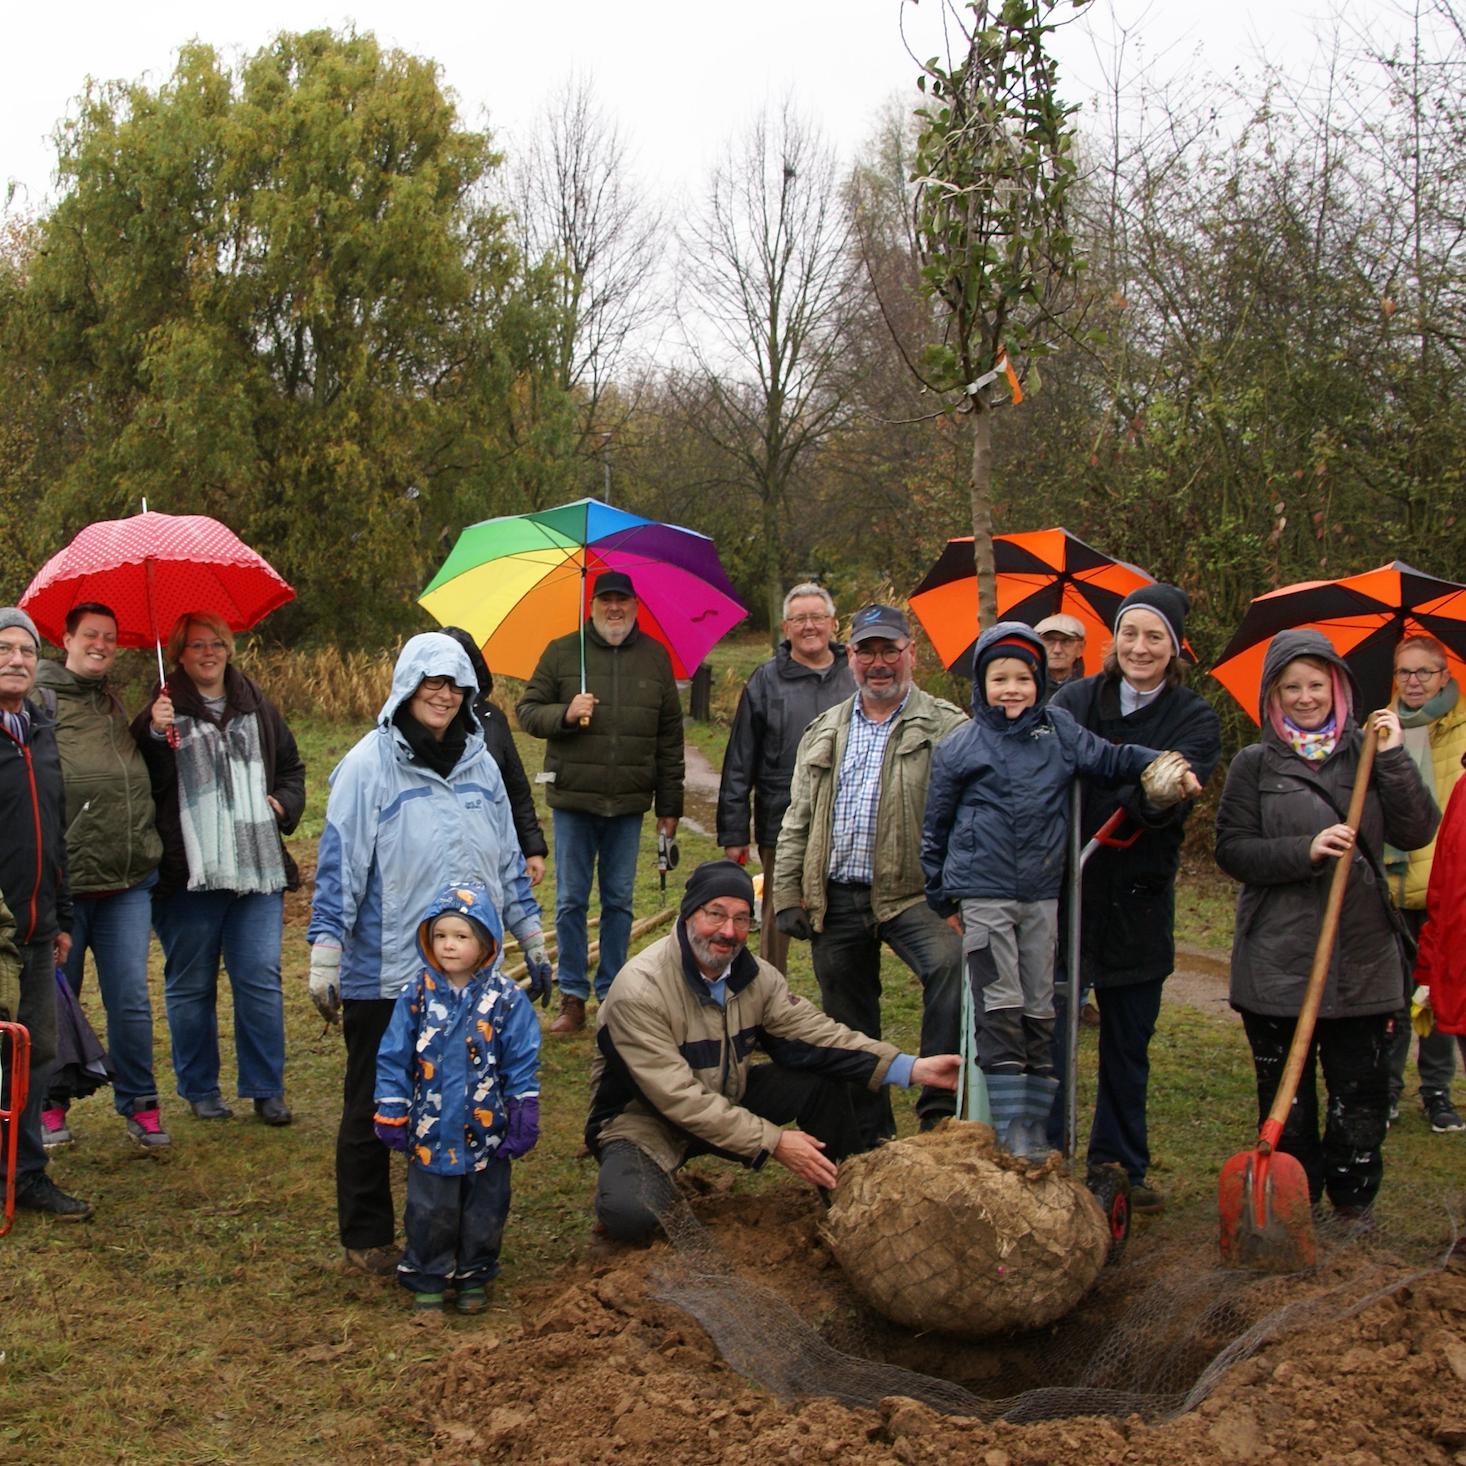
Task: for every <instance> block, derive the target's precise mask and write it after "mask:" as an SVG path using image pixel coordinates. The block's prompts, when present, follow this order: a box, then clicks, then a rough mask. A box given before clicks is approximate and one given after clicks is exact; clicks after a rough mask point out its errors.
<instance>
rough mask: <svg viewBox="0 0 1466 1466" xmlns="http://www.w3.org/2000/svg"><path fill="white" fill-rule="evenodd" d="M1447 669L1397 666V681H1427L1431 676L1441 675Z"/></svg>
mask: <svg viewBox="0 0 1466 1466" xmlns="http://www.w3.org/2000/svg"><path fill="white" fill-rule="evenodd" d="M1445 670H1446V669H1445V668H1444V667H1396V668H1395V681H1396V682H1425V681H1427V680H1428V679H1429V678H1431V677H1439V676H1440V675H1441V673H1442V672H1444V671H1445Z"/></svg>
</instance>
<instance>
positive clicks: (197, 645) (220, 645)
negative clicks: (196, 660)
mask: <svg viewBox="0 0 1466 1466" xmlns="http://www.w3.org/2000/svg"><path fill="white" fill-rule="evenodd" d="M183 644H184V646H185V647H186V648H187V649H188V650H189V651H191V652H193V653H195V654H196V655H197V654H202V653H204V652H227V651H228V650H229V643H228V642H227V641H186V642H184V643H183Z"/></svg>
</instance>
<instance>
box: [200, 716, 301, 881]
mask: <svg viewBox="0 0 1466 1466" xmlns="http://www.w3.org/2000/svg"><path fill="white" fill-rule="evenodd" d="M174 726H175V727H176V728H177V729H178V750H177V753H176V755H175V757H176V760H177V765H178V818H179V823H180V824H181V826H182V828H183V848H184V851H185V853H186V854H187V856H188V889H189V890H190V891H232V892H234V893H236V894H237V895H241V896H247V895H252V894H255V893H266V894H268V893H273V892H275V891H283V890H284V889H285V861H284V857H283V856H282V854H281V849H280V827H279V824H278V823H277V822H276V819H275V811H274V810H272V809H271V808H270V804H269V801H268V800H267V799H266V797H265V795H266V792H267V790H268V788H269V784H268V781H267V777H266V771H265V761H264V755H263V753H262V751H261V748H260V720H259V717H258V715H257V714H255V713H246V714H245V715H244V716H242V717H237V718H231V719H230V721H229V723H228V725H227V726H226V727H223V728H221V727H220V726H219V724H217V723H216V722H214V721H213V719H212V718H195V717H189V716H186V715H184V716H180V717H179V718H178V719H177V721H176V723H175V725H174Z"/></svg>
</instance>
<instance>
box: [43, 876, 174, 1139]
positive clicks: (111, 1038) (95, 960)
mask: <svg viewBox="0 0 1466 1466" xmlns="http://www.w3.org/2000/svg"><path fill="white" fill-rule="evenodd" d="M157 883H158V877H157V874H156V872H155V873H154V874H152V875H150V876H149V877H148V878H147V879H146V880H145V881H143V882H142V883H141V884H140V885H136V886H133V887H132V888H131V889H129V890H126V891H118V892H117V893H116V894H115V895H111V896H77V897H75V898H74V901H73V905H72V912H71V955H70V956H69V957H68V958H67V959H66V981H67V983H68V984H69V985H70V987H71V990H72V992H74V993H75V994H76V995H77V997H80V996H81V983H82V973H83V971H84V970H85V966H86V955H87V949H88V948H90V949H91V953H92V965H93V966H94V967H95V968H96V969H97V987H98V989H99V990H100V992H101V994H102V1006H103V1008H105V1009H106V1011H107V1052H108V1053H109V1054H110V1055H111V1056H112V1067H113V1071H114V1072H113V1076H112V1103H113V1106H114V1107H115V1108H116V1110H117V1113H118V1114H119V1115H131V1114H132V1111H133V1106H134V1105H135V1104H136V1103H137V1101H138V1100H149V1099H154V1098H156V1096H157V1093H158V1081H157V1080H156V1079H155V1078H154V1077H153V1007H152V1003H151V1002H150V1001H149V999H148V943H149V942H150V941H152V938H153V895H152V891H153V887H154V886H155V885H157Z"/></svg>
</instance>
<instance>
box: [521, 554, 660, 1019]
mask: <svg viewBox="0 0 1466 1466" xmlns="http://www.w3.org/2000/svg"><path fill="white" fill-rule="evenodd" d="M636 612H637V599H636V588H635V586H634V585H633V584H632V581H631V577H630V576H629V575H625V574H623V573H622V572H621V571H619V570H607V571H605V572H603V573H602V574H601V575H599V576H597V577H596V580H595V584H594V586H593V588H592V592H591V610H590V621H589V623H588V624H587V625H586V626H585V627H584V629H583V630H582V631H573V632H571V633H570V635H568V636H562V637H559V638H558V639H557V640H555V641H552V642H551V643H550V644H549V646H547V647H546V648H545V650H544V653H543V655H542V656H541V657H540V661H539V665H538V666H537V667H536V668H535V670H534V676H533V677H531V678H530V680H529V682H528V684H527V685H526V687H525V689H524V696H523V698H522V699H521V700H520V703H519V707H518V709H517V711H518V714H519V724H520V727H522V728H523V729H524V730H525V732H526V733H530V734H532V735H533V736H534V737H536V738H543V739H545V740H546V742H547V743H548V745H549V746H548V748H547V749H546V752H545V776H546V779H547V781H548V783H549V794H548V800H549V805H550V812H551V815H552V817H553V822H554V858H555V936H556V939H557V941H558V943H559V948H560V951H559V974H558V981H559V985H560V1012H559V1015H558V1016H557V1017H556V1019H555V1021H554V1022H553V1023H552V1024H551V1025H550V1032H551V1033H554V1034H568V1033H575V1032H576V1031H578V1030H579V1029H582V1028H584V1027H585V1005H586V1000H587V998H588V997H589V996H590V979H589V973H588V971H587V966H588V963H587V953H588V942H587V921H586V918H587V913H588V910H589V906H590V887H591V877H592V875H593V874H595V873H596V871H597V869H599V876H600V908H601V927H600V943H601V948H600V961H599V964H598V965H597V968H596V979H595V986H596V998H597V999H598V1000H602V999H604V998H605V996H606V991H607V989H608V988H609V987H610V986H611V980H612V979H613V978H614V977H615V976H616V974H617V973H618V972H619V971H620V970H621V967H622V965H623V964H624V963H625V961H626V950H627V947H628V945H629V943H630V940H631V898H632V891H633V888H634V887H635V884H636V856H637V851H638V850H639V848H640V846H641V827H642V820H643V817H644V816H645V814H646V811H647V809H648V808H649V807H651V808H654V810H655V814H656V820H657V832H658V834H661V835H665V836H667V838H669V839H670V838H671V837H672V836H673V835H674V834H676V832H677V821H678V819H679V818H680V817H681V814H682V780H683V764H682V704H681V701H680V699H679V698H678V695H677V682H676V679H675V678H674V677H673V675H672V660H671V658H670V657H669V656H668V655H667V651H666V648H665V647H663V646H662V644H661V643H660V642H659V641H657V640H655V639H654V638H653V637H650V636H648V635H647V634H646V633H645V632H643V631H642V630H641V628H640V627H638V626H637V624H636ZM582 638H583V643H582ZM582 645H583V650H582ZM582 655H583V656H584V674H583V676H582V661H581V658H582Z"/></svg>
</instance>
